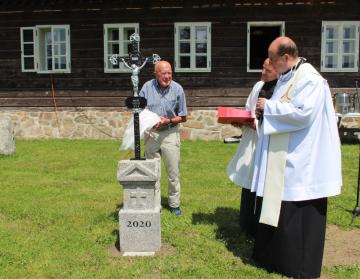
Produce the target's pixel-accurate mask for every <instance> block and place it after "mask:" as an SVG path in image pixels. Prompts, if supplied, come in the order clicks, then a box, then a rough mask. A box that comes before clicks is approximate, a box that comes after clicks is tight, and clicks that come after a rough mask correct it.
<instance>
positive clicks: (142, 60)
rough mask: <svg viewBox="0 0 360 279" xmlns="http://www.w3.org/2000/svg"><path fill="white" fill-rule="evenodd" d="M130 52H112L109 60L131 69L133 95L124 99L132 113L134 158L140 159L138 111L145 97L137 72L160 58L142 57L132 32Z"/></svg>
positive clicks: (144, 101) (136, 39) (138, 40)
mask: <svg viewBox="0 0 360 279" xmlns="http://www.w3.org/2000/svg"><path fill="white" fill-rule="evenodd" d="M130 42H131V46H130V52H129V55H128V56H119V55H118V54H114V55H112V56H111V57H110V59H109V60H110V62H111V63H112V64H113V65H117V64H118V63H120V62H122V63H124V65H125V67H127V68H128V69H130V70H131V83H132V85H133V92H134V97H129V98H127V99H126V101H125V102H126V106H127V107H128V108H129V109H131V110H132V112H133V114H134V143H135V144H134V145H135V158H134V159H135V160H142V158H141V149H140V123H139V113H140V112H141V111H142V110H143V109H144V108H145V107H146V99H145V98H143V97H139V94H138V91H139V73H140V70H141V69H142V68H143V67H144V66H145V65H146V63H147V62H152V63H153V64H156V63H157V62H159V61H160V60H161V58H160V56H159V55H157V54H153V55H152V56H151V57H144V56H142V55H141V52H140V49H139V45H140V36H139V34H137V33H134V34H132V35H131V36H130Z"/></svg>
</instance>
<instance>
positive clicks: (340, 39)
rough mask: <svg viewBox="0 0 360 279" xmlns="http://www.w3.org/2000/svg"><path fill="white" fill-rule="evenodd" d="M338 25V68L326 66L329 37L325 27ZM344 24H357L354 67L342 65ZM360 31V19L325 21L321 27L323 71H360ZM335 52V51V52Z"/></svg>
mask: <svg viewBox="0 0 360 279" xmlns="http://www.w3.org/2000/svg"><path fill="white" fill-rule="evenodd" d="M329 25H332V26H337V27H338V31H339V32H338V38H337V41H338V44H337V50H338V51H337V53H336V55H337V58H338V59H337V65H338V67H337V68H327V67H325V56H326V55H327V54H328V53H326V42H327V38H325V36H326V32H325V28H326V26H329ZM344 26H355V28H356V31H355V53H354V55H355V57H354V67H353V68H343V67H342V56H343V55H344V52H343V49H342V45H343V41H344V39H343V36H342V35H343V27H344ZM359 32H360V21H323V22H322V27H321V69H320V70H321V72H358V71H359ZM334 54H335V53H334Z"/></svg>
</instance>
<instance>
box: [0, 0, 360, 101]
mask: <svg viewBox="0 0 360 279" xmlns="http://www.w3.org/2000/svg"><path fill="white" fill-rule="evenodd" d="M323 20H360V4H359V1H357V0H352V1H350V0H344V1H340V0H336V1H320V0H317V1H315V0H314V1H306V0H305V1H291V0H286V1H281V0H278V1H260V0H259V1H257V0H256V1H254V0H247V1H236V0H227V1H203V0H202V1H190V0H187V1H178V0H168V1H160V0H158V1H147V0H141V1H140V0H139V1H135V0H132V1H131V0H126V1H120V0H73V1H66V0H59V1H56V0H38V1H28V0H3V1H1V3H0V106H52V102H53V101H52V95H53V93H54V94H55V96H56V98H57V99H58V105H59V106H123V99H124V98H125V97H126V96H129V95H130V94H131V92H130V85H131V83H130V77H129V74H124V73H104V66H103V63H104V62H103V24H108V23H139V26H140V35H141V48H142V53H143V54H144V55H149V54H151V53H153V52H155V53H158V54H159V55H160V56H161V57H162V58H163V59H166V60H169V61H170V62H173V58H174V22H200V21H206V22H211V23H212V34H211V36H212V48H211V53H212V70H211V72H210V73H174V79H175V80H177V81H178V82H180V84H182V85H183V87H184V88H185V91H186V92H187V96H188V105H189V107H204V108H205V107H216V106H218V105H222V104H227V105H237V103H238V102H240V104H243V103H244V100H245V98H246V96H247V95H248V93H249V88H251V87H252V85H253V84H254V83H255V82H256V81H257V80H258V79H259V76H260V73H248V72H247V70H246V56H247V49H246V43H247V33H246V32H247V22H248V21H285V33H286V35H287V36H290V37H291V38H293V39H294V40H295V42H296V43H297V44H298V46H299V50H300V55H301V56H304V57H306V58H308V60H309V61H310V62H311V63H312V64H313V65H314V66H315V67H316V68H319V66H320V52H321V22H322V21H323ZM41 24H44V25H45V24H47V25H50V24H51V25H53V24H68V25H70V41H71V73H70V74H53V75H50V74H37V73H23V72H22V71H21V53H20V27H27V26H35V25H41ZM152 71H153V69H152V67H151V66H147V67H146V68H144V69H143V71H142V72H141V75H140V83H143V82H145V81H146V80H148V79H150V78H152ZM323 75H324V76H325V78H327V79H328V81H329V83H330V85H331V86H332V87H354V85H355V80H356V79H359V72H357V73H331V74H330V73H324V74H323ZM52 85H53V88H54V90H52V89H51V88H52Z"/></svg>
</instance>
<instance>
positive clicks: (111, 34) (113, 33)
mask: <svg viewBox="0 0 360 279" xmlns="http://www.w3.org/2000/svg"><path fill="white" fill-rule="evenodd" d="M108 40H109V41H118V40H119V30H118V29H108Z"/></svg>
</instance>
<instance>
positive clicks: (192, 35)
mask: <svg viewBox="0 0 360 279" xmlns="http://www.w3.org/2000/svg"><path fill="white" fill-rule="evenodd" d="M204 26H205V27H206V30H207V40H206V44H207V49H206V54H205V55H206V57H207V60H206V65H207V67H206V68H197V67H196V64H195V62H196V48H195V43H196V42H195V28H196V27H204ZM180 27H190V55H189V56H190V68H180V67H179V65H180V50H179V43H180V38H179V36H180V32H179V28H180ZM174 41H175V59H174V61H175V72H211V22H176V23H174ZM198 55H199V54H198ZM205 55H204V56H205Z"/></svg>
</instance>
